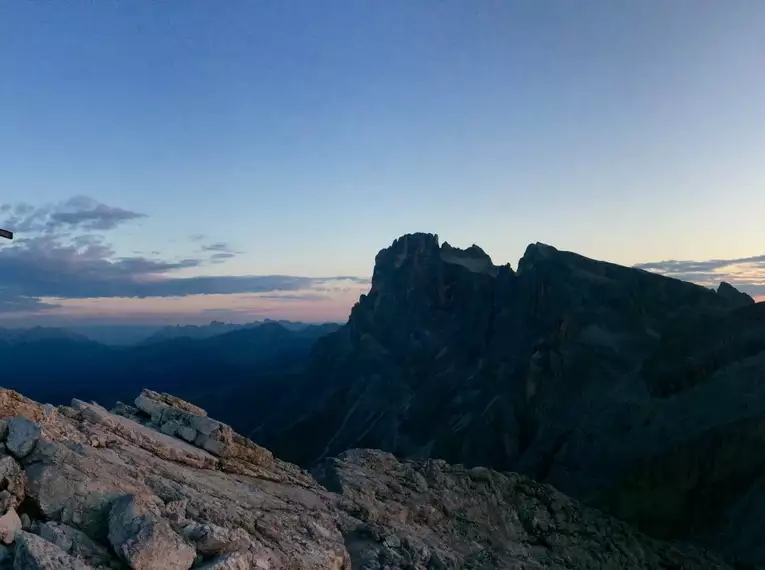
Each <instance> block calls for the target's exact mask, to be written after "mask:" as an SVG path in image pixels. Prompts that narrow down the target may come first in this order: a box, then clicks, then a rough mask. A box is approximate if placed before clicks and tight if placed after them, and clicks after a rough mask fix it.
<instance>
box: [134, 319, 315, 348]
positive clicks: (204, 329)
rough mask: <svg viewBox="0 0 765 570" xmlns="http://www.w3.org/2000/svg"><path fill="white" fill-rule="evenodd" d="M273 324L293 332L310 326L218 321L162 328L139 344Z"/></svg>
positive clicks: (294, 323)
mask: <svg viewBox="0 0 765 570" xmlns="http://www.w3.org/2000/svg"><path fill="white" fill-rule="evenodd" d="M273 323H276V324H279V325H281V326H283V327H284V328H285V329H288V330H293V331H298V330H302V329H304V328H306V327H308V326H310V325H308V324H307V323H301V322H294V321H284V320H278V321H277V320H271V319H265V320H263V321H253V322H251V323H245V324H233V323H223V322H220V321H212V322H210V324H208V325H175V326H168V327H162V328H161V329H159V330H158V331H156V332H154V333H153V334H151V335H149V336H148V337H146V338H145V339H143V340H142V341H141V342H142V343H143V344H149V343H153V342H158V341H163V340H169V339H172V338H210V337H212V336H216V335H219V334H224V333H227V332H233V331H238V330H242V329H251V328H254V327H259V326H262V325H265V324H273Z"/></svg>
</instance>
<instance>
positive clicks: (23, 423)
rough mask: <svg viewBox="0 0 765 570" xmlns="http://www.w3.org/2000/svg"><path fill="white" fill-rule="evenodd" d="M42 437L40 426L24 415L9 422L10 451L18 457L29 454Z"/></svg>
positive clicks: (8, 444)
mask: <svg viewBox="0 0 765 570" xmlns="http://www.w3.org/2000/svg"><path fill="white" fill-rule="evenodd" d="M39 438H40V426H39V425H37V424H36V423H35V422H33V421H30V420H28V419H27V418H25V417H24V416H15V417H13V418H11V420H10V422H8V440H7V441H6V446H7V447H8V451H10V452H11V453H12V454H13V455H15V456H16V457H18V458H23V457H26V456H27V455H29V453H30V452H31V451H32V449H34V446H35V445H36V444H37V440H38V439H39Z"/></svg>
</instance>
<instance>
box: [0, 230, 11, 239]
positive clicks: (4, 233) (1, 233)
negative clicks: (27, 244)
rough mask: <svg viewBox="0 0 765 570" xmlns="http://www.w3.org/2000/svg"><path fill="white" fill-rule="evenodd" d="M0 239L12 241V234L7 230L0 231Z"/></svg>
mask: <svg viewBox="0 0 765 570" xmlns="http://www.w3.org/2000/svg"><path fill="white" fill-rule="evenodd" d="M0 237H4V238H8V239H13V232H9V231H8V230H3V229H0Z"/></svg>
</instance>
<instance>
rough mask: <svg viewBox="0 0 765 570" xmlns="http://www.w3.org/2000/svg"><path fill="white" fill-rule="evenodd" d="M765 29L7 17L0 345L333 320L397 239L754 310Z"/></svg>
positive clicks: (764, 283)
mask: <svg viewBox="0 0 765 570" xmlns="http://www.w3.org/2000/svg"><path fill="white" fill-rule="evenodd" d="M763 30H765V2H760V1H757V0H726V1H724V2H723V1H719V0H672V1H663V0H646V1H642V0H634V1H617V2H615V1H613V0H581V1H576V2H572V1H569V0H546V1H531V0H485V1H478V2H476V1H474V0H462V1H454V0H386V1H384V2H381V1H372V0H370V1H366V0H326V1H324V0H323V1H316V2H314V1H296V2H281V1H276V0H258V1H252V0H227V1H226V2H214V1H210V0H204V1H203V0H183V1H178V2H158V1H153V0H131V1H129V2H126V1H118V0H99V1H98V2H93V1H90V0H88V1H86V0H69V1H67V2H48V1H42V2H32V1H1V0H0V227H7V229H11V230H15V231H16V232H17V237H18V240H16V241H14V242H13V243H11V242H7V241H6V242H3V243H0V326H3V323H6V324H11V325H16V324H35V323H43V324H55V323H65V322H69V321H71V320H72V319H76V320H87V321H92V322H118V321H119V322H152V323H155V322H156V323H175V322H207V321H210V320H212V319H213V318H216V319H218V320H227V321H238V322H242V321H247V320H254V319H256V318H262V317H270V318H290V319H303V320H311V321H319V320H344V319H345V316H346V315H347V312H348V310H349V308H350V306H351V305H352V304H353V302H354V301H355V300H356V299H357V298H358V296H359V294H360V293H362V292H365V291H366V289H367V288H368V279H369V277H370V276H371V273H372V266H373V261H374V256H375V254H376V253H377V251H378V250H379V249H381V248H383V247H386V246H388V245H389V244H390V243H391V242H392V241H393V239H395V238H396V237H397V236H399V235H401V234H404V233H408V232H414V231H426V232H434V233H438V234H439V236H440V237H441V238H442V239H443V240H447V241H449V243H452V244H453V245H456V246H462V247H467V246H469V245H471V244H473V243H476V244H478V245H480V246H481V247H482V248H484V249H485V250H486V251H487V252H488V253H489V254H490V255H491V256H492V258H493V259H494V261H495V263H505V262H510V263H511V264H513V266H515V264H516V262H517V260H518V258H519V257H520V256H521V254H522V252H523V250H524V249H525V247H526V245H527V244H528V243H530V242H536V241H541V242H545V243H549V244H551V245H554V246H556V247H558V248H560V249H566V250H570V251H577V252H579V253H582V254H584V255H587V256H589V257H594V258H598V259H605V260H609V261H613V262H617V263H622V264H626V265H633V264H649V265H644V267H646V268H648V269H650V270H654V271H660V272H664V273H668V274H671V275H675V276H678V277H681V278H687V279H692V280H695V281H697V282H700V283H703V284H710V285H711V284H716V282H718V281H719V280H720V279H727V280H729V281H730V282H732V283H733V284H734V285H736V286H737V287H739V288H741V289H742V290H745V291H748V292H749V293H751V294H752V295H754V296H755V297H758V296H763V295H765V223H763V212H765V160H764V158H765V105H764V104H763V102H764V101H765V73H763V70H765V34H764V33H763ZM667 260H679V261H674V262H668V261H667ZM659 262H663V263H659Z"/></svg>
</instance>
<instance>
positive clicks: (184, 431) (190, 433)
mask: <svg viewBox="0 0 765 570" xmlns="http://www.w3.org/2000/svg"><path fill="white" fill-rule="evenodd" d="M178 437H180V438H181V439H184V440H186V441H188V442H189V443H194V441H195V440H196V438H197V430H195V429H194V428H193V427H190V426H181V427H180V428H178Z"/></svg>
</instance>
